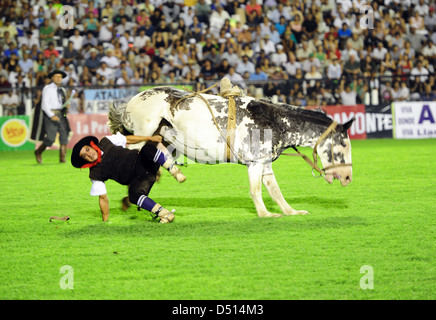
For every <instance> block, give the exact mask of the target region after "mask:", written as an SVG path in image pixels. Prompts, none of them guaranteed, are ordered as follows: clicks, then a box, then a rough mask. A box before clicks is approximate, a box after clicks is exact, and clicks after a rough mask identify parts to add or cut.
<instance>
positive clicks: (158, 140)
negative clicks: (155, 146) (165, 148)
mask: <svg viewBox="0 0 436 320" xmlns="http://www.w3.org/2000/svg"><path fill="white" fill-rule="evenodd" d="M148 141H153V142H162V137H161V136H151V137H148Z"/></svg>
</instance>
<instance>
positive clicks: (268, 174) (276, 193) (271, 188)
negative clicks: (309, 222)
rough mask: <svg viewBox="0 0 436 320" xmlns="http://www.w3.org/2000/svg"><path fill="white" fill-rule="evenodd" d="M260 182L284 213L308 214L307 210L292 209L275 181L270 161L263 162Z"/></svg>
mask: <svg viewBox="0 0 436 320" xmlns="http://www.w3.org/2000/svg"><path fill="white" fill-rule="evenodd" d="M262 182H263V184H264V185H265V188H266V190H268V193H269V195H270V196H271V198H272V199H273V200H274V201H275V202H276V203H277V205H278V206H279V207H280V209H281V210H282V212H283V214H284V215H287V216H289V215H296V214H308V213H309V212H307V211H304V210H294V209H292V207H291V206H290V205H289V204H288V203H287V202H286V200H285V198H284V197H283V194H282V192H281V190H280V187H279V185H278V183H277V180H276V177H275V175H274V172H273V170H272V167H271V163H269V164H265V167H264V170H263V175H262Z"/></svg>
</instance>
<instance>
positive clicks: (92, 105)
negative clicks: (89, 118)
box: [84, 87, 139, 114]
mask: <svg viewBox="0 0 436 320" xmlns="http://www.w3.org/2000/svg"><path fill="white" fill-rule="evenodd" d="M138 92H139V90H138V88H137V87H132V88H125V89H110V88H108V89H86V90H84V96H85V102H84V104H85V105H84V111H85V113H88V114H92V113H105V114H107V113H108V112H109V106H110V104H111V103H113V104H114V105H115V106H118V105H120V104H123V103H127V102H129V100H130V99H131V98H132V97H133V96H134V95H136V94H137V93H138Z"/></svg>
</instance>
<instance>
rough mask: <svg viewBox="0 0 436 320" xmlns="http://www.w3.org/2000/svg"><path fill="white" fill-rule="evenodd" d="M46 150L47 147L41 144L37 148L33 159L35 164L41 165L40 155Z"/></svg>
mask: <svg viewBox="0 0 436 320" xmlns="http://www.w3.org/2000/svg"><path fill="white" fill-rule="evenodd" d="M45 149H47V146H46V145H44V144H43V143H42V144H41V145H40V146H39V147H38V149H36V150H35V158H36V162H38V163H42V156H41V155H42V153H43V152H44V151H45Z"/></svg>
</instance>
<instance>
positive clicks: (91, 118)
mask: <svg viewBox="0 0 436 320" xmlns="http://www.w3.org/2000/svg"><path fill="white" fill-rule="evenodd" d="M68 120H69V121H70V128H71V138H70V141H69V143H68V145H67V148H69V149H72V148H73V147H74V145H75V144H76V143H77V142H78V141H79V140H80V139H82V138H84V137H86V136H95V137H97V138H98V139H101V138H103V137H104V136H108V135H111V133H110V131H109V127H108V125H107V122H108V118H107V114H83V113H82V114H69V115H68Z"/></svg>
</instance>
